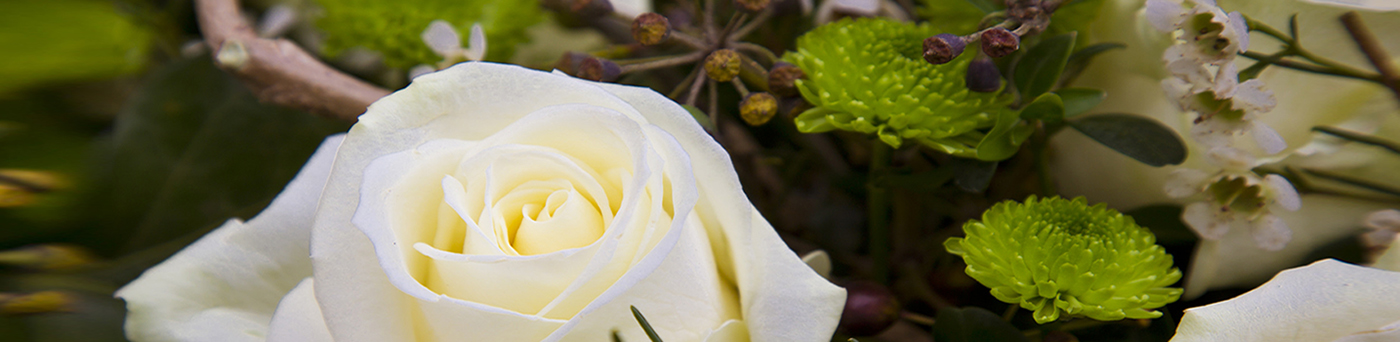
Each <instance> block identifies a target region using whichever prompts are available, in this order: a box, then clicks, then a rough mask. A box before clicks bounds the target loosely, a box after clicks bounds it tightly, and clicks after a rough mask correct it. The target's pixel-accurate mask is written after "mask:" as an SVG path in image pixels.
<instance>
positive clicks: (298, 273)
mask: <svg viewBox="0 0 1400 342" xmlns="http://www.w3.org/2000/svg"><path fill="white" fill-rule="evenodd" d="M340 142H341V136H334V137H331V138H328V139H326V141H325V142H324V143H322V144H321V147H320V148H318V149H317V150H316V152H315V154H313V155H312V157H311V159H310V160H309V161H307V163H306V166H305V167H303V168H302V170H301V172H299V173H297V176H296V178H293V179H292V182H291V183H289V184H288V185H287V187H286V188H285V189H283V190H282V193H281V194H280V195H278V196H277V198H276V199H274V200H273V201H272V204H271V205H268V207H267V209H264V210H263V212H262V213H260V214H258V216H256V217H254V218H253V219H251V220H248V222H246V223H245V222H239V221H238V220H229V221H228V222H227V223H224V225H223V226H221V227H219V228H218V229H215V230H214V231H213V232H211V233H209V234H208V235H205V236H204V237H203V238H200V239H199V241H196V242H195V243H194V244H191V245H190V246H189V247H185V249H184V250H181V251H180V252H179V253H176V254H175V255H174V256H171V257H170V259H169V260H166V261H165V262H163V263H161V264H159V265H156V266H155V267H152V268H151V269H149V270H147V271H146V272H145V273H143V274H142V275H141V277H139V278H137V279H136V280H134V281H132V282H131V283H130V284H127V285H126V286H125V287H123V288H121V289H120V290H118V291H117V293H116V296H117V297H119V298H122V299H124V300H126V302H127V309H128V310H129V314H128V315H127V320H126V334H127V338H129V339H131V340H133V341H197V340H212V339H219V340H225V341H241V340H242V341H261V340H263V339H264V338H265V337H266V334H267V329H268V322H270V321H271V320H272V316H273V311H274V310H275V309H276V308H277V303H278V301H280V300H281V299H282V297H283V295H285V294H287V293H288V292H289V291H291V290H292V289H293V287H295V286H296V285H297V283H298V282H300V281H301V280H302V279H303V278H306V277H307V276H309V275H311V263H310V262H309V260H307V258H306V255H307V244H308V239H309V237H310V235H311V225H312V213H314V212H315V211H316V207H317V200H318V199H320V198H321V190H322V187H324V186H325V184H326V177H327V174H329V173H330V171H331V163H332V160H333V159H334V158H335V153H336V149H337V148H338V146H340Z"/></svg>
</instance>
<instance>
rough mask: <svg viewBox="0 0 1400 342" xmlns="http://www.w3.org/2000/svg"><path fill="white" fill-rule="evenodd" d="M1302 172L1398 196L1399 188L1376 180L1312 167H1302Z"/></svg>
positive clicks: (1399, 193) (1399, 194)
mask: <svg viewBox="0 0 1400 342" xmlns="http://www.w3.org/2000/svg"><path fill="white" fill-rule="evenodd" d="M1303 172H1305V173H1307V174H1308V175H1311V176H1314V177H1318V178H1323V179H1329V180H1333V181H1337V182H1341V183H1345V184H1348V185H1351V186H1355V187H1359V188H1364V189H1367V190H1371V191H1375V192H1379V193H1384V194H1389V195H1392V196H1400V189H1397V188H1395V187H1391V186H1389V185H1385V184H1381V183H1377V182H1374V181H1370V180H1366V179H1361V178H1357V177H1352V176H1347V175H1343V174H1340V173H1335V172H1331V171H1322V170H1314V169H1303Z"/></svg>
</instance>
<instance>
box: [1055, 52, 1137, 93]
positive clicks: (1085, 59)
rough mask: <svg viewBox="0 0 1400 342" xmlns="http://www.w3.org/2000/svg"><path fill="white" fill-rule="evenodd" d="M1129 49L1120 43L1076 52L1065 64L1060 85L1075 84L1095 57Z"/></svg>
mask: <svg viewBox="0 0 1400 342" xmlns="http://www.w3.org/2000/svg"><path fill="white" fill-rule="evenodd" d="M1127 47H1128V46H1127V45H1124V44H1120V43H1099V44H1094V45H1089V46H1086V47H1084V48H1083V49H1079V51H1075V52H1074V54H1072V55H1069V61H1068V62H1066V63H1065V71H1064V74H1062V75H1061V76H1060V84H1061V85H1065V84H1070V83H1071V82H1074V79H1075V78H1077V77H1079V74H1080V73H1083V72H1084V69H1086V68H1088V67H1089V62H1092V61H1093V60H1094V57H1097V56H1098V55H1099V54H1102V53H1104V52H1108V51H1111V50H1113V49H1123V48H1127Z"/></svg>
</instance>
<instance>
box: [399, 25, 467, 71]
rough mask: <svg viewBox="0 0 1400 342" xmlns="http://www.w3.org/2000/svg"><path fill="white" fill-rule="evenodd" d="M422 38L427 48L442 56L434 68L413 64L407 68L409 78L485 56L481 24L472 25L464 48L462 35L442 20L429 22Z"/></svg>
mask: <svg viewBox="0 0 1400 342" xmlns="http://www.w3.org/2000/svg"><path fill="white" fill-rule="evenodd" d="M422 38H423V43H425V44H428V48H429V49H433V52H434V53H437V54H438V56H442V62H438V65H437V67H436V68H435V67H433V66H431V65H427V64H419V65H417V66H414V67H413V69H409V70H408V78H409V79H413V78H417V77H418V76H422V75H424V74H428V73H431V72H434V71H438V70H441V69H446V68H447V67H449V66H452V65H453V64H457V63H459V62H465V61H480V60H481V59H483V58H486V33H485V32H484V31H482V29H481V24H474V25H472V33H471V36H470V37H468V38H467V39H468V44H467V47H465V48H463V47H462V37H461V36H459V35H457V29H456V28H453V27H452V24H449V23H448V22H447V21H444V20H433V22H432V23H429V24H428V28H427V29H425V30H423V35H422Z"/></svg>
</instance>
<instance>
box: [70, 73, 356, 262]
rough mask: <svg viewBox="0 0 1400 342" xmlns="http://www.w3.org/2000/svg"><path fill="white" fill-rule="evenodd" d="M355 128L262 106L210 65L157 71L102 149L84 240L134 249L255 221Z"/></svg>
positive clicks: (101, 144)
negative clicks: (317, 156) (326, 146)
mask: <svg viewBox="0 0 1400 342" xmlns="http://www.w3.org/2000/svg"><path fill="white" fill-rule="evenodd" d="M347 126H348V124H347V123H343V122H331V121H327V120H325V119H321V118H317V117H314V116H311V115H309V114H306V113H303V112H298V111H294V110H289V109H285V108H280V107H275V106H271V105H265V104H261V103H259V102H258V99H257V98H256V97H254V96H253V94H252V93H250V92H249V91H248V90H247V89H246V88H244V86H243V84H242V83H240V82H238V81H237V80H236V79H234V78H232V77H230V76H229V75H228V74H226V73H224V72H223V71H221V70H219V69H217V68H215V67H214V65H213V63H212V62H211V60H210V58H208V57H196V58H193V59H190V60H183V61H176V62H174V63H171V64H170V65H168V66H166V67H165V68H163V69H162V70H160V71H158V72H157V73H155V74H154V75H153V77H152V78H151V79H150V80H149V81H148V82H147V83H146V84H145V86H144V87H143V89H142V90H141V92H140V93H138V94H136V95H135V97H133V98H132V99H131V101H129V102H128V104H127V106H126V107H125V108H123V110H122V112H121V114H120V115H118V117H117V121H116V123H115V127H114V128H113V132H112V137H111V139H110V141H104V142H99V143H98V146H97V148H98V153H99V156H101V158H100V164H99V165H97V168H98V170H101V172H100V173H99V174H101V175H103V177H102V178H100V179H97V180H96V181H95V183H96V184H100V185H101V186H100V187H98V188H97V189H95V195H94V196H93V197H92V198H91V199H90V200H89V201H90V205H89V206H90V210H89V211H88V213H90V215H88V217H91V219H92V221H93V222H91V224H90V225H91V231H90V232H88V233H87V234H84V236H83V237H82V238H83V239H84V240H85V241H91V242H92V243H94V244H100V245H102V246H106V249H105V251H106V252H109V253H110V252H115V251H134V250H140V249H144V248H145V247H147V246H152V245H155V244H159V243H161V242H164V241H168V240H171V239H174V238H177V237H181V236H184V235H187V234H190V233H191V232H195V231H198V230H201V229H208V228H209V227H213V226H216V225H218V224H220V223H222V222H224V221H225V220H228V219H229V218H232V217H241V218H245V219H246V218H248V217H250V216H252V215H254V214H257V213H258V212H259V211H261V210H262V208H263V207H264V206H266V205H267V203H268V202H269V201H270V200H271V199H272V198H273V197H274V196H275V195H277V193H279V192H281V190H282V188H283V187H284V186H286V185H287V181H289V180H291V178H292V176H293V175H295V174H296V172H297V171H298V170H300V169H301V167H302V165H303V164H305V163H306V159H307V158H308V157H309V156H310V155H311V152H313V151H314V150H315V149H316V147H317V146H319V145H320V143H321V141H322V140H324V139H325V136H326V135H328V134H331V133H334V132H337V131H342V130H344V129H345V128H346V127H347Z"/></svg>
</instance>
